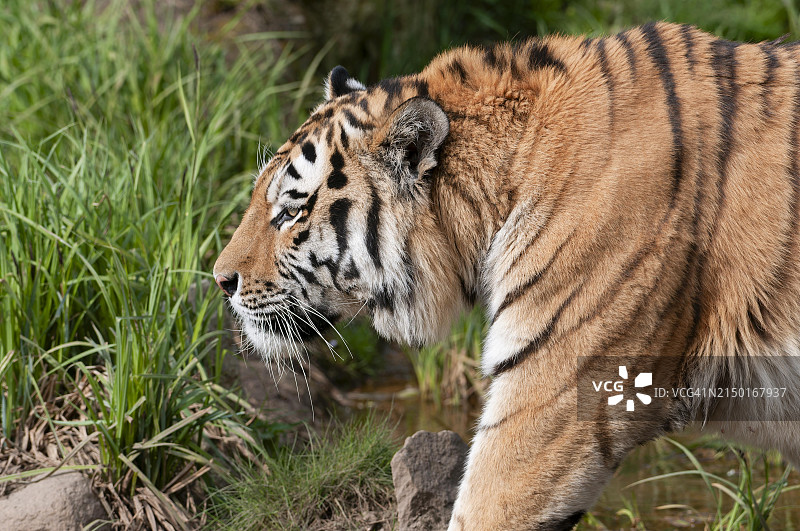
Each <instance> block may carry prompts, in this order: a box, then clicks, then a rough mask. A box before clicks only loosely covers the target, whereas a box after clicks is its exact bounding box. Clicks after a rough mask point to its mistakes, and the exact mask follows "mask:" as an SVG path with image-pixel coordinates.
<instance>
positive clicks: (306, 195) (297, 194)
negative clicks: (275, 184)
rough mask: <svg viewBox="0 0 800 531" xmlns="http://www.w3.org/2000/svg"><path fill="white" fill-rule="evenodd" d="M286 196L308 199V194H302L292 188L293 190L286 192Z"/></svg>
mask: <svg viewBox="0 0 800 531" xmlns="http://www.w3.org/2000/svg"><path fill="white" fill-rule="evenodd" d="M283 193H284V194H286V195H288V196H289V197H290V198H292V199H303V198H304V197H308V194H307V193H306V192H300V191H298V190H295V189H294V188H292V189H291V190H286V191H285V192H283Z"/></svg>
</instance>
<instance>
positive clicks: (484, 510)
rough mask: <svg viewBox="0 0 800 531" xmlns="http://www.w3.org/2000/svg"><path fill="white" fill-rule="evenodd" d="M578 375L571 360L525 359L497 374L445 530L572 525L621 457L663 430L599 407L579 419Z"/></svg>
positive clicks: (653, 424)
mask: <svg viewBox="0 0 800 531" xmlns="http://www.w3.org/2000/svg"><path fill="white" fill-rule="evenodd" d="M537 364H538V365H537ZM542 365H545V366H544V367H542ZM547 365H550V366H549V367H547ZM569 365H572V366H571V367H570V366H569ZM578 374H579V369H578V368H577V363H576V362H575V360H574V359H573V360H572V363H570V362H566V363H561V364H560V365H559V366H553V365H552V364H551V363H543V362H542V361H541V360H528V361H527V362H526V363H523V364H521V365H519V366H517V367H515V368H514V369H513V370H509V371H508V372H505V373H503V374H501V375H499V376H497V377H496V378H495V380H494V381H493V382H492V384H491V387H490V390H489V395H488V400H487V403H486V407H485V410H484V412H483V415H482V418H481V421H480V424H479V426H478V429H477V432H476V435H475V438H474V440H473V443H472V446H471V449H470V454H469V459H468V462H467V469H466V475H465V477H464V479H463V480H462V483H461V486H460V488H459V494H458V498H457V500H456V503H455V506H454V508H453V515H452V517H451V520H450V526H449V529H450V531H457V530H459V531H460V530H463V531H478V530H498V529H503V530H515V529H525V530H530V529H541V530H548V531H552V530H558V529H572V528H573V527H574V526H575V524H577V522H578V521H579V520H580V519H581V517H582V516H583V514H584V513H585V512H586V511H587V510H588V509H589V508H590V507H591V506H592V504H593V503H594V502H595V501H596V499H597V498H598V496H599V495H600V492H601V490H602V488H603V487H604V485H605V484H606V482H607V481H608V479H609V478H610V477H611V475H612V473H613V471H614V470H615V469H616V467H617V466H618V465H619V462H620V461H621V460H622V458H623V457H624V455H625V454H626V453H627V452H628V451H629V450H630V449H631V448H633V447H634V446H636V445H637V444H639V443H641V442H644V441H646V440H649V439H652V438H653V437H655V436H657V435H658V434H659V433H660V432H661V426H663V424H660V423H656V422H646V421H645V422H630V421H628V422H625V421H620V420H619V419H617V420H612V419H609V418H608V417H604V416H603V411H605V410H604V409H601V408H598V409H597V413H598V415H595V413H592V414H591V415H592V416H591V418H592V420H583V419H584V418H585V415H583V414H582V415H581V416H580V417H581V418H580V420H579V415H578V414H577V406H578V405H579V403H578V400H577V393H578V391H577V385H576V379H577V378H578ZM595 419H596V420H595Z"/></svg>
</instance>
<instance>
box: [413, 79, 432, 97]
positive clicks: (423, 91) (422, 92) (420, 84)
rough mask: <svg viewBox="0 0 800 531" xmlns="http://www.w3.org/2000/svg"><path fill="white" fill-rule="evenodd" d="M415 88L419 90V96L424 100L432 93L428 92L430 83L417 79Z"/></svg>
mask: <svg viewBox="0 0 800 531" xmlns="http://www.w3.org/2000/svg"><path fill="white" fill-rule="evenodd" d="M414 86H415V87H416V88H417V95H418V96H422V97H423V98H427V97H428V96H430V92H428V82H427V81H425V80H422V79H417V80H415V81H414Z"/></svg>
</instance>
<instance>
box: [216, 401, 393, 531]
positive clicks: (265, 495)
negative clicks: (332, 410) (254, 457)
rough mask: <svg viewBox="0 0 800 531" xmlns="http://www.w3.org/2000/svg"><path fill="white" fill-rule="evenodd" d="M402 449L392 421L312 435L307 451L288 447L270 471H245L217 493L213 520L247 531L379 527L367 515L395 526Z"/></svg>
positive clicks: (370, 420)
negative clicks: (397, 457)
mask: <svg viewBox="0 0 800 531" xmlns="http://www.w3.org/2000/svg"><path fill="white" fill-rule="evenodd" d="M397 449H398V444H397V441H396V440H395V438H394V435H393V430H392V427H391V426H390V425H389V424H388V421H387V420H386V419H382V420H381V419H376V418H375V417H373V416H372V415H369V416H367V417H365V418H364V419H362V420H361V421H360V422H357V423H355V424H349V425H340V426H337V427H335V428H334V429H331V430H329V431H328V432H327V433H325V434H323V435H321V436H312V439H311V442H310V443H309V444H308V445H307V447H306V448H304V449H303V450H302V451H298V452H295V451H291V450H289V449H286V448H284V449H283V450H282V451H281V452H279V453H278V454H277V455H276V456H274V457H270V458H268V459H267V460H266V461H265V465H266V466H265V467H264V468H262V467H253V466H252V465H251V466H244V467H241V468H240V470H239V474H238V476H237V477H238V479H237V480H236V481H234V482H231V484H230V485H229V486H227V487H225V488H222V489H219V490H217V491H215V492H214V493H213V495H212V497H211V500H210V501H211V504H210V509H209V514H210V516H211V522H212V523H213V524H214V525H215V527H218V528H220V529H229V530H239V531H241V530H254V531H255V530H261V529H287V530H288V529H297V530H304V529H316V528H322V529H375V528H377V527H376V525H375V523H374V522H370V523H366V522H363V521H359V513H362V515H363V513H364V512H373V513H374V512H378V513H383V514H381V515H380V517H381V519H386V520H389V521H391V520H393V517H392V516H390V515H391V514H392V513H393V512H394V509H393V508H392V497H393V487H392V473H391V467H390V462H391V459H392V456H393V455H394V453H395V451H396V450H397ZM353 507H356V508H358V509H360V510H356V511H354V510H353V509H352V508H353ZM387 513H388V514H387ZM373 517H374V516H373ZM381 529H383V527H381Z"/></svg>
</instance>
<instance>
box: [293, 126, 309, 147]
mask: <svg viewBox="0 0 800 531" xmlns="http://www.w3.org/2000/svg"><path fill="white" fill-rule="evenodd" d="M307 136H308V131H304V130H303V129H299V130H297V131H295V132H294V134H293V135H292V136H290V137H289V142H291V143H293V144H299V143H300V142H302V141H303V140H305V139H306V137H307Z"/></svg>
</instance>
